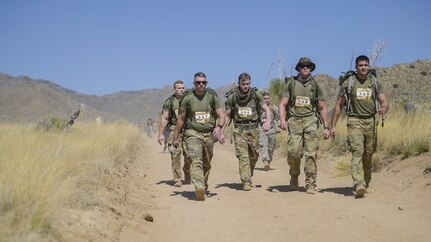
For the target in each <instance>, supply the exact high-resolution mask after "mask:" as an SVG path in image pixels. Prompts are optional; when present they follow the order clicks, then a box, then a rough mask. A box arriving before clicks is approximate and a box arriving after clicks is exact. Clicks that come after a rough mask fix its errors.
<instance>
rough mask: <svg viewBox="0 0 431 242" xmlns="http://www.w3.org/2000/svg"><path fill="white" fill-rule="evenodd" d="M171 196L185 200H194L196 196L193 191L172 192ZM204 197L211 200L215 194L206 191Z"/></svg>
mask: <svg viewBox="0 0 431 242" xmlns="http://www.w3.org/2000/svg"><path fill="white" fill-rule="evenodd" d="M171 196H172V197H173V196H182V197H185V198H187V199H188V200H196V195H195V192H194V191H173V192H172V194H171ZM205 196H206V197H207V198H211V197H214V196H217V193H215V192H211V191H206V192H205Z"/></svg>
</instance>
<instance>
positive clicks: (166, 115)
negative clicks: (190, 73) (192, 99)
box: [158, 80, 191, 187]
mask: <svg viewBox="0 0 431 242" xmlns="http://www.w3.org/2000/svg"><path fill="white" fill-rule="evenodd" d="M184 88H185V86H184V82H183V81H181V80H177V81H175V82H174V91H175V93H174V94H173V95H171V96H170V97H169V98H168V99H166V101H165V103H164V104H163V112H162V116H161V119H160V125H159V136H158V137H159V138H158V142H159V144H160V145H162V144H165V143H166V140H165V139H167V143H168V149H169V152H170V153H171V161H172V162H171V164H172V174H173V176H174V182H175V184H174V186H176V187H181V186H182V182H181V176H182V174H181V153H183V155H184V166H183V171H184V183H185V184H190V181H191V179H190V163H191V160H190V158H188V157H187V147H186V144H185V143H184V142H183V139H182V134H180V139H181V145H179V146H178V147H176V148H175V147H173V146H172V141H173V138H174V130H175V126H176V124H177V117H178V111H179V108H180V106H179V105H180V102H179V101H180V99H181V97H182V96H183V94H184V91H185V89H184ZM166 129H168V130H169V135H168V138H166V134H165V133H166V132H165V130H166Z"/></svg>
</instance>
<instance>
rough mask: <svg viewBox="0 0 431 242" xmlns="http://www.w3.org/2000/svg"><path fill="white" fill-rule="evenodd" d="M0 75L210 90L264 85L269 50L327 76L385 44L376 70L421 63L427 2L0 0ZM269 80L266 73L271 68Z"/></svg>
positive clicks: (429, 35) (91, 85)
mask: <svg viewBox="0 0 431 242" xmlns="http://www.w3.org/2000/svg"><path fill="white" fill-rule="evenodd" d="M0 10H1V14H0V72H3V73H6V74H9V75H12V76H18V75H26V76H29V77H31V78H35V79H45V80H50V81H53V82H55V83H57V84H59V85H61V86H63V87H65V88H68V89H72V90H75V91H78V92H81V93H85V94H96V95H104V94H109V93H113V92H117V91H121V90H127V91H128V90H142V89H147V88H162V87H164V86H165V85H167V84H169V85H171V83H173V82H174V81H175V80H177V79H182V80H184V81H185V82H186V85H187V86H190V85H191V82H192V80H193V75H194V73H196V72H198V71H203V72H205V73H206V74H207V77H208V81H209V86H211V87H214V88H217V87H219V86H222V85H228V84H229V83H230V82H231V81H234V80H236V78H237V77H238V75H239V74H240V73H241V72H244V71H246V72H249V73H250V74H251V76H252V82H253V83H252V84H253V85H255V86H258V87H264V86H265V85H266V78H267V73H268V69H269V67H270V65H271V63H272V61H273V60H274V58H276V52H277V49H278V48H279V49H280V50H281V51H280V52H281V54H282V56H283V57H285V58H286V62H284V63H285V66H286V70H287V72H288V74H290V71H291V67H292V66H294V65H295V64H296V62H297V60H298V59H299V58H300V57H301V56H308V57H310V58H311V59H312V60H313V61H314V62H315V63H316V65H317V68H316V70H315V71H314V73H315V74H318V73H326V74H329V75H331V76H333V77H337V76H338V75H339V74H340V72H342V71H346V70H347V69H348V68H349V65H350V59H351V56H352V50H353V49H355V52H356V55H358V54H367V55H369V54H370V52H371V48H372V47H373V45H374V43H375V42H376V41H377V39H380V40H387V41H388V43H387V47H386V48H385V52H384V54H383V56H382V58H381V60H379V61H378V62H377V63H376V65H377V66H391V65H394V64H400V63H409V62H413V61H415V60H417V59H430V58H431V47H430V45H431V44H430V43H431V14H430V10H431V1H427V0H409V1H407V0H399V1H389V0H374V1H372V0H362V1H342V0H334V1H320V0H309V1H287V0H284V1H283V0H280V1H276V0H267V1H257V0H255V1H253V0H248V1H246V0H243V1H235V0H217V1H202V0H201V1H195V0H190V1H189V0H182V1H179V0H172V1H166V0H158V1H156V0H154V1H153V0H151V1H138V0H121V1H120V0H118V1H113V0H38V1H33V0H27V1H24V0H1V1H0ZM271 73H273V74H271V75H274V76H275V75H276V71H275V70H273V71H271Z"/></svg>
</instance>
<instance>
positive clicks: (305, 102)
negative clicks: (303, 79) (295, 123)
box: [295, 96, 311, 108]
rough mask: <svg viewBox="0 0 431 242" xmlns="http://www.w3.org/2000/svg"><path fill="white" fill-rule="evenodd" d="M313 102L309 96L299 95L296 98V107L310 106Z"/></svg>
mask: <svg viewBox="0 0 431 242" xmlns="http://www.w3.org/2000/svg"><path fill="white" fill-rule="evenodd" d="M310 106H311V102H310V98H309V97H304V96H297V97H296V100H295V107H297V108H306V107H310Z"/></svg>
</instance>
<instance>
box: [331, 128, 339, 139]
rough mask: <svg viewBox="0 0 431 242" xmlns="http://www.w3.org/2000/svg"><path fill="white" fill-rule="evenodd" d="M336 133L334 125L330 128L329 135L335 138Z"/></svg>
mask: <svg viewBox="0 0 431 242" xmlns="http://www.w3.org/2000/svg"><path fill="white" fill-rule="evenodd" d="M336 133H337V129H336V128H335V127H334V128H332V129H331V133H330V134H331V137H332V138H335V134H336Z"/></svg>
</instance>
